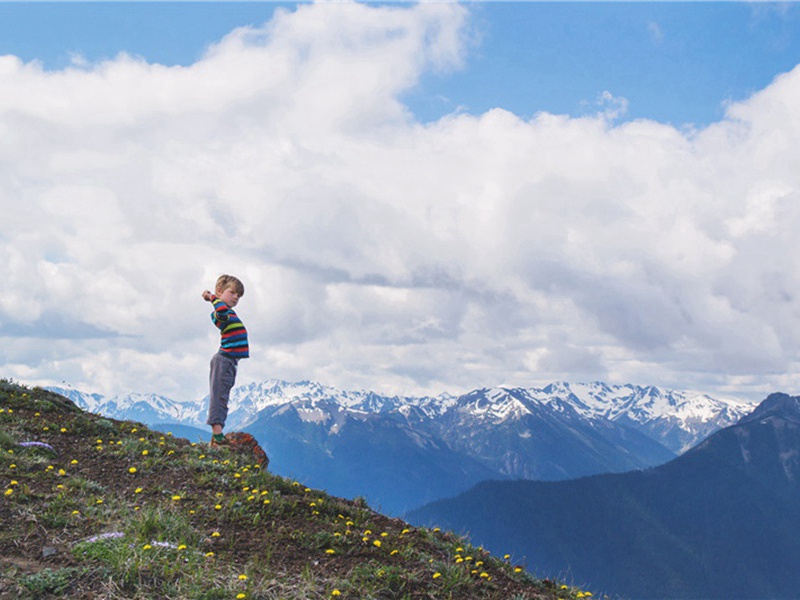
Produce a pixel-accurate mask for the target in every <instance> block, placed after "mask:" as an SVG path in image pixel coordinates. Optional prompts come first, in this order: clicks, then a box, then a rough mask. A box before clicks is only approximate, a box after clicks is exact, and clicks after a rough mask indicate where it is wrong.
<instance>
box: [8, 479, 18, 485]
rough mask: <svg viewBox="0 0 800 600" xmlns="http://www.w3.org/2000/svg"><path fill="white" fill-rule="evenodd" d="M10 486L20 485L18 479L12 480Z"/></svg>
mask: <svg viewBox="0 0 800 600" xmlns="http://www.w3.org/2000/svg"><path fill="white" fill-rule="evenodd" d="M9 485H19V482H18V481H17V480H16V479H12V480H11V483H10V484H9Z"/></svg>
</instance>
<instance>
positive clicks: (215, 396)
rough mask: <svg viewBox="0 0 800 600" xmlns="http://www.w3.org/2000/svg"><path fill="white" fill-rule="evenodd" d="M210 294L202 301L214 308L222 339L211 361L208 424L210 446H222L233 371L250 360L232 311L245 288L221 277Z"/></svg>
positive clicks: (243, 334)
mask: <svg viewBox="0 0 800 600" xmlns="http://www.w3.org/2000/svg"><path fill="white" fill-rule="evenodd" d="M214 291H215V293H214V294H212V293H211V292H209V291H208V290H205V291H204V292H203V300H206V301H207V302H211V304H213V305H214V312H213V313H211V320H212V321H213V323H214V325H216V326H217V328H218V329H219V330H220V333H221V335H222V338H221V342H220V348H219V351H218V352H217V353H216V354H215V355H214V357H213V358H212V359H211V375H210V377H209V381H210V388H211V390H210V392H211V393H210V395H209V400H208V420H207V421H206V423H208V424H209V425H211V433H212V436H211V445H212V446H214V445H218V444H225V443H226V442H227V440H226V439H225V436H224V435H223V433H222V428H223V427H224V426H225V419H226V418H227V417H228V399H229V398H230V392H231V389H232V388H233V384H234V382H235V381H236V367H237V364H238V362H239V359H241V358H247V357H248V356H250V347H249V346H248V343H247V330H246V329H245V327H244V324H243V323H242V321H241V319H240V318H239V317H238V316H236V313H235V312H234V311H233V308H234V307H235V306H236V305H237V304H239V299H240V298H241V297H242V296H244V285H243V284H242V282H241V281H239V280H238V279H237V278H236V277H234V276H233V275H220V277H219V279H217V285H216V287H215V288H214Z"/></svg>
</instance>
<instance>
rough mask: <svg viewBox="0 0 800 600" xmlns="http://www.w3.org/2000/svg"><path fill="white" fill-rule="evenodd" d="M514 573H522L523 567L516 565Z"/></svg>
mask: <svg viewBox="0 0 800 600" xmlns="http://www.w3.org/2000/svg"><path fill="white" fill-rule="evenodd" d="M514 573H522V567H514Z"/></svg>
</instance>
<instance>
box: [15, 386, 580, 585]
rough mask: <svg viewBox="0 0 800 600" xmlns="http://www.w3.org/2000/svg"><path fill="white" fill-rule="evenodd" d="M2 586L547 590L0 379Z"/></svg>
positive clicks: (237, 457)
mask: <svg viewBox="0 0 800 600" xmlns="http://www.w3.org/2000/svg"><path fill="white" fill-rule="evenodd" d="M0 473H2V480H0V483H2V486H0V490H1V491H2V498H0V520H1V521H2V523H3V528H2V532H0V598H2V599H11V598H15V599H16V598H55V597H60V596H67V597H69V598H77V599H87V600H88V599H90V598H92V599H93V598H99V597H103V598H175V599H182V598H193V599H194V598H197V599H209V600H210V599H216V598H219V599H223V598H224V599H228V598H237V599H239V600H241V599H245V598H252V599H256V598H258V599H276V598H281V599H286V600H292V599H296V600H300V599H303V600H305V599H313V598H332V597H341V598H359V599H368V598H408V599H417V598H419V599H422V598H437V599H441V598H450V599H454V600H458V599H463V600H467V599H470V600H471V599H475V598H490V599H495V598H496V599H505V598H508V599H511V598H514V599H515V600H523V599H528V600H533V599H541V600H550V599H555V598H565V599H566V598H578V597H583V595H584V594H583V592H581V591H580V590H578V589H576V588H568V587H567V586H563V585H556V584H555V583H553V582H552V581H549V580H547V581H540V580H536V579H534V578H532V577H531V576H530V575H529V574H527V573H526V572H525V571H524V570H523V569H521V568H520V567H518V566H515V565H514V564H513V563H511V562H510V560H509V559H510V557H509V558H506V559H498V558H494V557H492V556H491V555H489V553H488V552H486V551H484V550H482V549H480V548H476V547H473V546H471V545H469V544H467V543H466V542H465V540H463V539H461V538H459V537H457V536H455V535H453V534H450V533H445V532H441V531H438V530H436V529H434V530H429V529H426V528H417V527H412V526H410V525H408V524H407V523H405V522H403V521H401V520H399V519H390V518H387V517H385V516H383V515H380V514H378V513H376V512H374V511H373V510H371V509H370V508H369V507H368V506H367V505H366V504H365V503H364V502H363V501H358V500H353V501H350V500H344V499H341V498H336V497H333V496H330V495H328V494H326V493H325V492H323V491H320V490H313V489H309V488H307V487H305V486H304V485H303V484H302V483H300V482H298V481H291V480H288V479H285V478H282V477H278V476H275V475H272V474H270V473H269V472H267V470H265V469H261V468H258V465H255V464H253V461H252V456H245V455H241V454H237V453H235V452H233V451H231V450H230V449H211V448H209V447H208V446H206V445H203V444H195V443H190V442H188V441H187V440H184V439H179V438H175V437H173V436H171V435H168V434H166V435H165V434H161V433H157V432H154V431H152V430H150V429H148V428H147V427H145V426H143V425H141V424H139V423H135V422H131V421H116V420H113V419H109V418H103V417H101V416H98V415H95V414H92V413H88V412H85V411H83V410H81V409H80V408H78V407H77V406H75V405H74V404H73V403H72V402H71V401H70V400H68V399H66V398H64V397H63V396H59V395H57V394H54V393H52V392H48V391H45V390H42V389H38V388H36V389H27V388H23V387H21V386H18V385H16V384H14V383H11V382H8V381H0Z"/></svg>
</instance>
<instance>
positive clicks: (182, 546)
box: [178, 544, 186, 550]
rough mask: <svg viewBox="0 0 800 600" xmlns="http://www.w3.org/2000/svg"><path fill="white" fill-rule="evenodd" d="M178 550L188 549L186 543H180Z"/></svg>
mask: <svg viewBox="0 0 800 600" xmlns="http://www.w3.org/2000/svg"><path fill="white" fill-rule="evenodd" d="M178 550H186V544H180V545H179V546H178Z"/></svg>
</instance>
